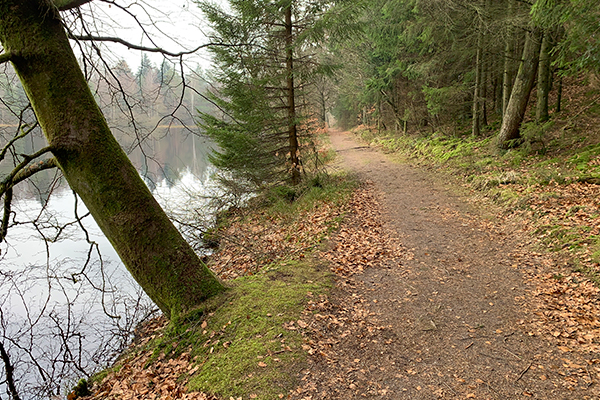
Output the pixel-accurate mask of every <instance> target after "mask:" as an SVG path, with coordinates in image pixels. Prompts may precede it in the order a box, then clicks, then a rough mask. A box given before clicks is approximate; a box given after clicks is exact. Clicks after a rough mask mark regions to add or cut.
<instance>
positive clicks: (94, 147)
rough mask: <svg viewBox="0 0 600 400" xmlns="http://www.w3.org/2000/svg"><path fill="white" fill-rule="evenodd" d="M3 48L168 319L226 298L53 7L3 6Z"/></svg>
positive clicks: (81, 188) (78, 180) (71, 176)
mask: <svg viewBox="0 0 600 400" xmlns="http://www.w3.org/2000/svg"><path fill="white" fill-rule="evenodd" d="M0 41H1V42H2V45H3V47H4V49H5V51H6V53H9V54H11V55H12V57H11V61H12V63H13V65H14V67H15V70H16V71H17V74H18V75H19V78H20V80H21V83H22V85H23V87H24V89H25V92H26V93H27V96H28V97H29V100H30V101H31V104H32V106H33V109H34V111H35V114H36V116H37V119H38V121H39V123H40V126H41V127H42V130H43V132H44V134H45V136H46V138H47V140H48V143H49V145H50V148H51V151H52V153H53V155H54V157H55V158H56V161H57V163H58V165H59V167H60V169H61V170H62V172H63V174H64V176H65V178H66V180H67V181H68V183H69V185H70V186H71V188H72V189H73V190H74V191H75V192H76V193H77V194H78V195H79V197H81V199H82V200H83V202H84V203H85V205H86V207H87V208H88V210H89V211H90V213H91V214H92V216H93V217H94V219H95V220H96V222H97V223H98V226H99V227H100V228H101V229H102V231H103V232H104V234H105V235H106V237H107V238H108V240H109V241H110V242H111V244H112V245H113V247H114V248H115V250H116V251H117V253H118V254H119V256H120V257H121V260H122V261H123V263H124V264H125V266H126V267H127V268H128V269H129V271H130V272H131V274H132V275H133V277H134V278H135V280H136V281H137V282H138V283H139V284H140V285H141V286H142V288H143V289H144V290H145V291H146V293H147V294H148V295H149V296H150V298H151V299H152V300H153V301H154V302H155V303H156V304H157V305H158V307H159V308H160V309H161V310H162V311H163V312H164V313H165V314H166V315H167V317H173V316H174V314H177V313H179V312H182V311H185V310H187V309H190V308H191V307H194V306H196V305H198V304H200V303H201V302H202V301H203V300H205V299H206V298H208V297H210V296H212V295H214V294H216V293H218V292H219V291H221V290H223V289H224V287H223V285H222V284H221V283H220V282H219V280H218V279H217V278H216V277H215V276H214V275H213V274H212V273H211V272H210V270H209V269H208V268H207V267H206V266H205V265H204V264H203V263H202V261H201V260H200V259H199V258H198V257H197V255H196V254H195V253H194V251H193V250H192V248H191V247H190V246H189V245H188V243H186V241H185V240H184V239H183V237H182V236H181V234H180V233H179V232H178V231H177V229H176V228H175V227H174V226H173V224H172V223H171V221H170V220H169V219H168V218H167V216H166V214H165V213H164V211H163V210H162V209H161V208H160V206H159V205H158V203H157V202H156V200H155V199H154V198H153V197H152V194H151V193H150V191H149V190H148V188H147V187H146V185H145V184H144V182H143V181H142V179H141V178H140V176H139V174H138V172H137V171H136V170H135V168H134V167H133V165H132V164H131V163H130V161H129V159H128V158H127V156H126V155H125V153H124V152H123V150H122V149H121V147H120V146H119V144H118V143H117V141H116V140H115V138H114V137H113V135H112V134H111V132H110V130H109V128H108V125H107V123H106V120H105V119H104V116H103V115H102V113H101V111H100V109H99V108H98V106H97V104H96V102H95V100H94V97H93V95H92V93H91V91H90V89H89V88H88V85H87V82H86V81H85V79H84V76H83V74H82V72H81V69H80V68H79V65H78V63H77V60H76V58H75V56H74V54H73V51H72V49H71V47H70V44H69V41H68V39H67V36H66V34H65V31H64V29H63V26H62V22H61V20H60V17H59V15H58V12H57V10H56V8H55V7H53V6H52V4H51V3H50V2H49V1H48V0H0Z"/></svg>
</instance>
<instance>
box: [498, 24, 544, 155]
mask: <svg viewBox="0 0 600 400" xmlns="http://www.w3.org/2000/svg"><path fill="white" fill-rule="evenodd" d="M541 42H542V35H541V30H540V29H539V28H538V27H532V28H531V30H530V31H528V32H527V36H526V39H525V47H524V48H523V57H522V59H521V63H520V65H519V70H518V72H517V77H516V79H515V83H514V85H513V88H512V91H511V94H510V100H509V102H508V106H507V107H506V112H505V113H504V118H503V120H502V126H501V127H500V133H499V134H498V146H499V147H500V148H508V147H510V146H514V141H515V140H516V139H518V138H519V137H520V134H519V128H520V126H521V122H523V117H524V116H525V110H526V109H527V103H528V101H529V95H530V94H531V90H532V89H533V84H534V82H535V78H536V73H537V68H538V62H539V57H540V47H541Z"/></svg>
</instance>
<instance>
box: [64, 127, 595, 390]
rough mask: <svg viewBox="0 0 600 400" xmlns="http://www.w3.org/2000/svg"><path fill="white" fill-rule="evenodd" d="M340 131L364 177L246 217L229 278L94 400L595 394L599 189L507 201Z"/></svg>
mask: <svg viewBox="0 0 600 400" xmlns="http://www.w3.org/2000/svg"><path fill="white" fill-rule="evenodd" d="M330 138H331V145H332V147H333V148H334V149H335V151H336V152H337V154H338V157H337V163H336V164H334V165H333V166H332V167H331V168H332V169H334V170H345V171H348V172H349V173H351V174H355V175H356V177H357V178H358V181H359V182H360V187H358V188H354V186H353V184H352V183H349V181H352V180H348V179H347V178H336V177H335V176H336V174H335V173H333V174H331V176H330V179H332V181H331V182H328V183H326V184H324V185H320V184H319V185H316V186H314V187H312V189H309V190H308V191H307V192H305V193H304V194H303V195H302V196H301V197H300V198H299V199H297V200H296V201H294V202H293V203H291V204H290V203H289V202H286V203H285V204H286V205H285V207H284V208H286V207H287V208H289V209H288V210H287V211H285V212H279V211H272V210H271V211H268V210H264V209H261V208H260V207H258V208H250V209H248V210H244V209H241V210H238V211H237V213H239V215H238V214H236V212H234V216H233V217H231V218H230V221H229V222H228V224H226V226H225V227H224V228H223V229H224V230H223V231H222V232H219V235H221V236H222V241H221V245H220V247H219V250H218V251H217V252H216V253H214V254H213V256H212V257H211V260H210V264H209V265H210V266H211V268H212V269H213V270H214V271H215V273H217V274H218V275H219V276H220V277H221V278H222V279H224V280H226V281H227V282H230V283H231V288H232V289H231V290H230V291H228V292H226V293H225V294H224V295H223V296H221V298H220V299H217V300H216V303H215V306H216V308H215V309H214V311H213V312H207V313H197V315H195V316H192V317H191V319H190V320H189V323H180V325H177V324H174V325H173V326H170V325H167V322H166V321H165V320H164V319H155V320H152V321H150V322H149V323H148V324H146V325H145V326H142V327H141V328H140V329H141V331H142V332H141V333H140V335H138V340H137V341H136V343H135V344H134V345H133V346H132V349H131V350H130V351H129V352H127V353H126V354H124V355H123V356H122V357H121V358H120V359H119V361H118V362H117V363H116V365H115V366H113V367H112V368H110V369H109V370H107V371H104V372H102V373H101V374H99V375H98V376H97V377H95V378H94V379H93V381H94V382H96V383H95V384H94V385H93V392H94V395H93V396H92V397H89V398H93V399H131V400H133V399H135V400H137V399H140V400H141V399H166V398H172V399H190V400H192V399H197V400H208V399H211V400H216V399H226V400H231V399H233V400H246V399H265V400H266V399H269V400H270V399H277V398H281V399H284V398H286V399H294V400H301V399H302V400H316V399H359V398H360V399H362V398H369V399H394V400H396V399H411V400H413V399H415V400H416V399H471V398H472V399H490V400H496V399H529V398H537V399H561V400H562V399H565V400H566V399H598V398H600V385H599V381H600V356H599V354H600V320H599V316H600V296H599V293H600V289H599V288H598V286H597V285H596V284H594V283H593V282H592V280H591V279H593V278H594V276H596V278H597V277H598V275H597V274H596V275H594V274H595V273H594V272H593V271H595V270H597V269H598V268H600V264H598V259H597V257H596V256H595V253H594V251H595V250H594V249H596V245H595V244H594V243H595V242H594V240H596V238H597V237H600V236H599V235H600V231H599V230H600V225H599V224H598V220H599V219H600V205H598V202H597V200H596V199H597V198H599V197H600V186H599V185H590V184H588V183H585V182H578V181H577V180H572V181H569V182H570V183H569V182H566V183H565V184H560V185H559V184H557V183H552V184H546V185H537V186H535V187H534V186H528V187H524V186H523V187H522V185H521V184H519V183H506V184H504V183H502V184H498V185H496V186H494V189H498V188H500V189H502V190H508V189H510V190H512V191H513V192H514V193H518V194H522V196H520V197H521V199H518V201H517V203H518V204H520V203H522V202H526V203H527V204H526V206H525V207H523V208H522V210H521V211H515V210H512V211H511V212H510V213H507V210H506V207H504V208H501V207H498V206H497V205H495V204H494V202H492V201H489V199H486V198H484V197H482V196H481V195H480V194H479V193H480V192H479V191H477V190H472V189H471V188H470V187H469V186H468V185H465V184H464V182H463V181H461V180H460V178H458V179H457V178H456V177H452V176H450V174H449V173H448V172H447V171H444V172H441V171H437V170H433V171H432V170H431V168H429V169H428V168H425V167H422V166H421V167H418V166H412V165H411V164H410V163H409V162H407V161H406V160H401V159H399V157H398V155H386V154H384V153H383V152H382V151H379V150H377V149H375V148H372V147H370V146H369V145H366V144H365V143H362V142H357V141H356V139H355V136H354V135H353V134H351V133H348V132H340V131H335V130H332V131H331V132H330ZM598 159H600V156H598ZM589 163H590V164H594V165H595V164H596V158H590V160H589ZM333 172H335V171H333ZM492 172H493V171H492ZM339 175H341V176H343V174H339ZM338 179H339V180H338ZM344 185H345V186H344ZM342 186H344V187H343V188H342ZM332 188H333V189H332ZM331 189H332V190H331ZM311 190H314V192H311ZM329 190H331V193H330V195H331V196H329V195H328V194H327V193H329V192H328V191H329ZM319 191H320V192H321V194H320V195H317V194H315V193H317V192H319ZM310 193H313V195H314V196H315V197H311V196H312V195H311V194H310ZM318 196H321V197H318ZM290 207H291V208H290ZM276 209H277V208H276ZM534 216H535V218H537V220H534V219H533V217H534ZM536 221H537V222H536ZM556 227H561V229H558V230H557V229H556ZM584 228H585V229H584ZM546 230H553V232H554V233H561V232H563V231H565V230H567V231H568V232H567V233H570V234H571V233H573V235H571V236H573V237H571V236H569V235H566V234H564V235H563V234H562V233H561V235H560V236H561V240H563V239H564V240H563V241H559V242H557V241H556V240H555V239H556V238H555V237H554V236H552V235H549V232H546ZM551 236H552V237H551ZM549 239H552V240H549ZM548 240H549V241H548ZM565 240H566V242H565ZM545 241H546V242H545ZM584 242H585V243H584ZM588 242H589V243H588ZM546 244H548V245H550V246H551V248H550V249H551V250H553V249H554V248H558V249H564V250H565V251H548V249H547V248H544V247H545V246H546ZM571 247H572V248H573V251H577V252H578V253H571V252H570V251H571ZM576 258H578V259H577V260H576ZM326 265H327V266H329V269H330V270H331V272H332V273H330V272H328V271H327V268H326ZM577 266H579V268H576V267H577ZM581 271H583V272H581ZM586 271H588V272H590V273H589V274H585V272H586ZM217 303H218V304H217ZM219 304H220V305H219ZM208 311H210V308H209V310H208ZM190 390H194V391H193V392H189V391H190ZM202 391H204V392H206V393H203V392H202ZM69 398H75V397H74V395H73V394H72V395H70V397H69Z"/></svg>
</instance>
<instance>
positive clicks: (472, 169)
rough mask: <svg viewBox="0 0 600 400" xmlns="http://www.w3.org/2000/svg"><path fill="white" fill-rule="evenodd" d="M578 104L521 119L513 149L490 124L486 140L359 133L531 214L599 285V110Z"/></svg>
mask: <svg viewBox="0 0 600 400" xmlns="http://www.w3.org/2000/svg"><path fill="white" fill-rule="evenodd" d="M583 101H585V100H583ZM574 107H575V106H574ZM578 107H579V108H577V109H575V110H571V111H570V112H567V113H566V114H564V115H563V114H559V115H554V116H553V118H552V119H551V120H550V121H548V122H546V123H543V124H536V123H534V122H527V123H525V124H523V126H522V127H521V139H520V140H519V142H518V143H517V144H518V146H517V147H515V148H512V149H510V150H500V149H498V147H497V146H496V140H495V135H496V133H497V130H494V129H491V128H490V129H489V130H488V131H487V133H486V134H485V135H483V136H481V137H473V136H471V135H470V134H468V133H464V134H462V135H446V134H442V133H433V134H394V133H389V132H380V133H378V132H376V131H375V130H369V129H366V128H364V127H362V128H360V129H357V130H355V134H356V135H358V136H360V138H361V139H362V140H364V141H366V142H367V143H370V144H371V145H373V146H376V147H378V148H380V149H383V150H384V151H386V152H389V153H393V154H394V155H395V156H396V157H399V158H401V159H403V160H408V161H409V162H412V163H416V164H418V165H420V166H422V167H425V168H432V169H435V170H436V171H445V172H446V173H447V174H450V175H453V176H455V177H456V178H458V180H459V181H460V183H461V184H462V185H463V186H466V187H468V188H469V189H471V190H472V191H473V192H472V193H474V194H475V196H479V197H481V196H483V197H485V198H487V199H489V200H491V201H493V202H494V203H495V204H497V205H499V206H501V207H502V209H503V210H504V212H505V215H519V216H521V217H522V218H523V219H526V220H527V223H528V224H531V226H532V228H531V229H530V232H531V234H532V235H533V236H535V237H536V238H537V239H538V240H539V243H540V246H542V247H544V248H546V249H548V250H549V251H553V252H564V254H565V255H567V256H568V257H570V258H572V259H573V260H577V261H578V262H579V265H580V267H579V268H578V270H579V271H582V272H585V273H586V275H587V276H588V277H590V278H591V279H592V280H593V281H595V282H598V281H599V280H598V276H600V240H599V239H598V237H599V233H600V232H598V231H599V229H598V227H597V225H598V224H597V223H596V222H597V220H598V218H599V217H600V204H598V202H597V201H596V198H597V197H596V195H597V194H598V192H599V190H600V189H599V188H600V186H598V185H600V130H598V129H595V128H590V127H595V126H598V122H600V115H596V114H593V113H592V112H591V111H589V110H591V109H589V108H586V106H585V104H582V105H579V106H578ZM582 119H583V121H585V123H583V122H580V121H581V120H582ZM584 125H585V127H586V130H585V131H583V130H582V128H581V127H582V126H584Z"/></svg>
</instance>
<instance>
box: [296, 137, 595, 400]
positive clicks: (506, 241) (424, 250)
mask: <svg viewBox="0 0 600 400" xmlns="http://www.w3.org/2000/svg"><path fill="white" fill-rule="evenodd" d="M330 136H331V142H332V146H333V148H334V149H335V150H336V151H337V152H338V154H339V155H340V156H341V157H340V159H341V165H340V167H342V168H344V169H347V170H349V171H351V172H354V173H356V174H357V175H358V177H359V179H360V180H361V181H362V182H368V183H367V184H366V185H367V187H370V188H371V189H370V190H372V192H373V193H374V196H375V198H376V199H378V200H379V201H373V202H372V204H371V206H372V207H374V208H379V210H380V212H381V216H380V218H381V220H382V221H383V227H384V229H385V231H386V232H387V233H386V234H387V235H389V237H391V238H395V239H393V240H394V241H395V242H396V245H397V246H402V247H403V249H404V251H403V256H402V257H401V258H400V259H397V258H395V257H390V258H388V260H387V261H386V260H381V259H378V260H377V262H374V263H367V264H371V265H362V266H361V267H360V269H361V270H360V271H353V273H348V271H343V269H341V268H340V271H341V274H340V276H339V277H338V279H337V286H336V289H335V290H334V291H333V293H332V295H331V297H330V298H329V299H321V301H320V302H319V303H318V304H315V305H314V308H313V310H312V312H311V313H307V315H306V323H307V325H308V326H309V330H308V331H309V333H308V336H307V345H306V348H307V349H308V351H309V353H311V354H312V358H311V360H310V365H309V367H308V368H306V370H304V371H303V372H302V385H301V386H300V387H298V388H297V390H296V391H295V392H294V394H293V396H292V397H293V398H297V399H359V398H360V399H362V398H370V399H438V398H440V399H469V398H473V399H521V398H523V399H529V398H538V399H593V398H599V397H600V389H599V388H598V387H597V386H598V384H597V380H598V372H600V369H598V367H597V362H598V360H596V359H594V357H592V356H591V355H590V354H589V353H587V354H579V353H578V352H575V351H566V350H565V349H561V348H559V346H557V345H556V344H553V343H551V342H549V341H548V340H547V338H546V337H544V335H541V334H540V333H539V330H536V329H535V326H536V325H535V323H534V320H535V318H536V316H535V314H534V313H533V312H532V311H531V310H529V309H530V307H528V305H529V303H530V300H531V299H532V296H533V293H534V292H533V290H534V288H533V287H532V285H531V284H528V283H527V282H528V278H529V277H530V275H531V274H532V273H533V272H532V271H535V270H536V268H538V265H537V264H539V263H542V261H543V260H542V259H541V258H540V257H538V256H539V254H537V255H536V254H532V255H531V256H528V255H527V254H528V253H527V251H524V250H523V244H522V243H521V242H522V240H521V238H520V237H519V235H518V233H516V232H512V231H511V230H510V229H508V228H507V229H505V228H499V227H497V226H494V224H492V223H490V222H489V221H488V220H486V219H484V218H482V217H479V216H478V215H481V212H480V211H477V210H475V209H470V207H471V206H469V205H468V204H467V203H465V202H464V200H463V199H461V197H460V196H459V195H457V194H455V193H453V192H451V191H449V190H448V189H446V188H445V186H444V185H443V184H441V183H440V182H439V181H436V180H435V179H434V177H433V176H432V175H430V174H429V173H426V172H423V171H419V170H417V169H415V168H413V167H411V166H409V165H406V164H401V163H395V162H392V161H391V160H390V159H389V158H388V157H386V156H385V155H384V154H381V153H379V152H377V151H374V150H372V149H370V148H369V147H368V146H364V145H362V144H358V143H356V142H355V141H354V140H353V138H352V137H351V136H350V135H349V134H348V133H343V132H339V131H331V133H330ZM348 224H350V225H355V226H358V227H360V226H361V216H360V215H355V216H350V218H349V221H348ZM342 236H343V235H338V237H337V238H333V240H332V248H331V249H330V250H329V252H326V253H325V254H324V257H325V258H328V259H330V260H333V261H334V262H335V261H336V257H338V253H339V251H336V249H338V250H339V249H341V248H342V247H343V248H344V249H345V251H346V252H347V249H348V246H352V243H349V242H348V239H347V238H345V237H342ZM351 240H360V238H356V237H354V238H352V239H351ZM357 247H358V248H360V246H357ZM342 261H343V260H342ZM340 263H343V262H340ZM363 264H364V263H363ZM315 310H316V313H315ZM528 310H529V311H528Z"/></svg>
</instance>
